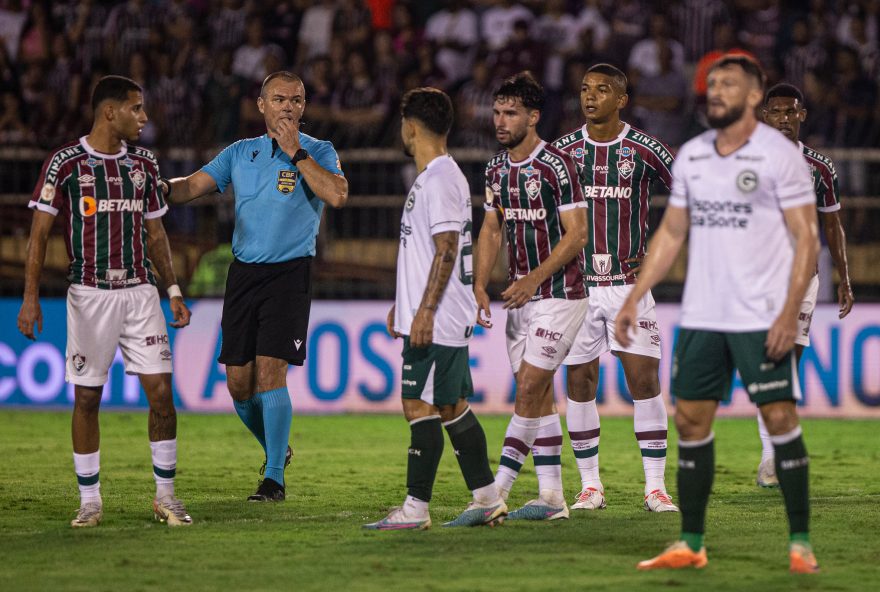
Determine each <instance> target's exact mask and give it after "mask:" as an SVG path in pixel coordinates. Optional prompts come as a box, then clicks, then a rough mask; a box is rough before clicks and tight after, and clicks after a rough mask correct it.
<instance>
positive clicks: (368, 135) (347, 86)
mask: <svg viewBox="0 0 880 592" xmlns="http://www.w3.org/2000/svg"><path fill="white" fill-rule="evenodd" d="M346 66H347V67H346V70H347V72H346V76H345V77H344V78H343V80H342V81H341V83H340V85H339V86H338V87H337V89H336V92H335V93H334V94H333V119H334V121H336V122H337V123H338V124H339V133H340V134H341V135H342V137H343V138H344V141H342V142H340V144H341V145H342V146H367V145H370V144H371V143H372V141H373V140H374V138H376V136H378V135H379V133H380V131H381V124H382V123H383V122H384V120H385V117H386V116H387V115H388V112H389V105H388V99H387V96H386V94H385V91H384V89H382V88H379V85H377V84H376V82H375V80H374V79H373V77H372V75H371V73H370V71H369V70H368V69H367V62H366V60H365V59H364V56H363V55H362V54H360V53H357V52H355V53H351V54H349V55H348V61H347V64H346Z"/></svg>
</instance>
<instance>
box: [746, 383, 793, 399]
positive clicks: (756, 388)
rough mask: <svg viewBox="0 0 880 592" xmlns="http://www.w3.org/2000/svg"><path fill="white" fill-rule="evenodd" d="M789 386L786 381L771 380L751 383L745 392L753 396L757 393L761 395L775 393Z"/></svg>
mask: <svg viewBox="0 0 880 592" xmlns="http://www.w3.org/2000/svg"><path fill="white" fill-rule="evenodd" d="M788 384H789V382H788V380H771V381H770V382H753V383H751V384H750V385H749V386H748V388H747V389H746V390H748V391H749V394H750V395H754V394H757V393H763V392H766V391H775V390H778V389H784V388H785V387H787V386H788Z"/></svg>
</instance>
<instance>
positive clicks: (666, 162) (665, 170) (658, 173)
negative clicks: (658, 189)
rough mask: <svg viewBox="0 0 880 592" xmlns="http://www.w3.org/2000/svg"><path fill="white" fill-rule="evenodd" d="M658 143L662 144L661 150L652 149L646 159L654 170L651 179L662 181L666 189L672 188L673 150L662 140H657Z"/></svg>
mask: <svg viewBox="0 0 880 592" xmlns="http://www.w3.org/2000/svg"><path fill="white" fill-rule="evenodd" d="M655 139H656V138H655ZM657 143H658V144H659V145H660V150H659V151H658V152H654V151H653V150H650V151H649V156H648V157H647V159H646V161H647V164H648V166H649V167H650V168H651V170H652V171H653V172H652V174H651V180H652V181H654V180H656V181H660V182H661V183H662V184H663V186H664V187H666V189H669V190H671V189H672V164H673V162H674V161H675V159H674V158H673V157H672V150H671V149H670V148H669V146H667V145H666V144H664V143H663V142H661V141H660V140H657Z"/></svg>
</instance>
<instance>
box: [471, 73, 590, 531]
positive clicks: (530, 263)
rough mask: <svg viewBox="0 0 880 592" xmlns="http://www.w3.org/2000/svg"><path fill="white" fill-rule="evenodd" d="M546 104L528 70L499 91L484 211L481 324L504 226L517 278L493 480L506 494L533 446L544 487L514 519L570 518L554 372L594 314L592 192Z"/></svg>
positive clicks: (487, 323)
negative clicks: (549, 129)
mask: <svg viewBox="0 0 880 592" xmlns="http://www.w3.org/2000/svg"><path fill="white" fill-rule="evenodd" d="M543 106H544V90H543V89H542V88H541V85H540V84H538V82H537V81H536V80H535V79H534V78H533V77H532V76H531V74H529V73H528V72H523V73H520V74H517V75H516V76H513V77H511V78H508V79H506V80H504V82H502V83H501V85H500V86H499V87H498V89H497V90H496V91H495V93H494V103H493V119H494V124H495V137H496V139H497V140H498V142H499V143H500V144H501V145H502V146H503V147H504V150H502V151H501V152H499V153H498V154H497V155H496V156H495V157H494V158H493V159H492V160H490V161H489V164H488V166H487V167H486V204H485V209H486V217H485V219H484V221H483V227H482V229H481V230H480V239H479V241H478V243H477V250H476V253H477V262H476V276H475V280H476V281H475V286H474V292H475V295H476V298H477V305H478V307H479V316H478V317H477V322H478V323H479V324H480V325H481V326H483V327H485V328H491V327H492V323H491V311H490V309H489V303H490V301H489V295H488V293H487V292H486V286H487V285H488V283H489V274H490V273H491V271H492V268H493V266H494V265H495V260H496V259H497V257H498V251H499V250H500V248H501V232H502V226H503V227H504V229H505V230H506V232H507V245H508V271H509V280H510V282H511V283H510V286H508V288H507V289H506V290H504V292H502V294H501V297H502V298H503V299H504V308H505V309H507V310H508V314H507V326H506V337H507V353H508V356H509V357H510V364H511V367H512V369H513V373H514V374H515V376H516V384H517V387H516V403H515V411H514V415H513V418H512V419H511V421H510V424H509V425H508V427H507V434H506V435H505V438H504V446H503V448H502V452H501V460H500V466H499V467H498V472H497V473H496V475H495V483H496V485H497V486H498V489H499V493H500V494H501V496H502V498H504V499H505V500H506V499H507V496H508V494H509V493H510V489H511V487H512V486H513V483H514V481H515V480H516V478H517V476H518V475H519V470H520V468H522V464H523V462H524V461H525V458H526V456H528V453H529V451H531V452H532V453H533V455H534V461H535V472H536V473H537V476H538V489H539V495H538V498H537V499H534V500H531V501H530V502H528V503H527V504H526V505H525V506H523V507H522V508H520V509H518V510H516V511H514V512H511V514H510V516H509V519H511V520H514V519H525V520H555V519H559V518H568V515H569V512H568V506H567V505H566V503H565V498H564V496H563V491H562V464H561V460H560V452H561V449H562V425H561V424H560V421H559V414H558V413H556V410H555V409H554V404H553V383H552V380H553V374H554V373H555V372H556V369H557V368H559V366H560V364H562V360H563V359H564V358H565V356H566V355H567V354H568V351H569V349H570V348H571V344H572V341H573V340H574V337H575V335H576V334H577V330H578V328H579V327H580V326H581V324H582V323H583V321H584V316H585V315H586V312H587V290H586V287H585V286H584V278H583V248H584V246H585V245H586V243H587V220H586V210H585V209H584V208H583V207H582V206H583V201H584V198H583V194H582V192H581V189H580V185H579V183H578V182H577V172H576V171H575V167H574V163H573V162H572V161H571V159H570V158H568V155H567V154H565V153H564V152H562V151H561V150H559V149H558V148H555V147H554V146H552V145H550V144H548V143H547V142H545V141H544V140H542V139H541V138H540V137H539V136H538V133H537V131H536V126H537V124H538V121H539V119H540V118H541V109H542V108H543ZM484 315H485V316H484Z"/></svg>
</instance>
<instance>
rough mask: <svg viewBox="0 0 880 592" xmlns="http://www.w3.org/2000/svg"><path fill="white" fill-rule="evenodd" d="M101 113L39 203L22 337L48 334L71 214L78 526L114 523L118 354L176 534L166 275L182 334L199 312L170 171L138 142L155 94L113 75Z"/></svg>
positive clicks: (54, 157)
mask: <svg viewBox="0 0 880 592" xmlns="http://www.w3.org/2000/svg"><path fill="white" fill-rule="evenodd" d="M92 109H93V112H94V123H93V124H92V129H91V131H90V132H89V134H88V135H86V136H83V137H82V138H79V139H78V140H76V141H74V142H70V143H68V144H65V145H64V146H62V147H60V148H57V149H55V150H53V151H52V152H51V153H50V155H49V157H48V158H47V159H46V161H45V163H44V164H43V169H42V171H41V172H40V178H39V181H38V182H37V186H36V188H35V189H34V194H33V198H32V199H31V201H30V203H29V204H28V207H30V208H31V209H33V210H34V219H33V223H32V225H31V236H30V240H29V241H28V247H27V262H26V264H25V290H24V301H23V302H22V305H21V311H20V312H19V315H18V328H19V330H20V331H21V332H22V333H23V334H24V335H25V337H28V338H29V339H35V337H34V324H36V326H37V328H38V329H39V330H40V331H42V329H43V315H42V312H41V310H40V300H39V293H40V275H41V273H42V270H43V263H44V260H45V258H46V244H47V242H48V239H49V232H50V231H51V229H52V224H53V223H54V221H55V216H57V215H58V214H59V213H61V215H62V216H63V217H64V219H65V228H66V233H67V240H66V241H65V243H66V245H67V255H68V257H69V258H70V274H69V275H68V280H69V281H70V288H69V289H68V292H67V353H66V356H67V363H66V367H65V377H66V379H67V381H68V382H70V383H71V384H73V385H74V391H73V392H74V403H73V425H72V430H71V431H72V435H73V465H74V470H75V471H76V479H77V482H78V483H79V490H80V508H79V511H78V512H77V516H76V518H74V519H73V521H72V522H71V526H73V527H75V528H83V527H93V526H97V525H98V524H99V523H100V522H101V520H102V518H103V515H104V511H103V502H102V499H101V489H100V487H101V484H100V479H99V473H100V450H99V447H100V446H99V445H100V430H99V424H98V411H99V408H100V403H101V393H102V391H103V385H104V383H106V382H107V372H108V371H109V369H110V366H111V364H112V363H113V358H114V357H115V354H116V348H117V346H118V347H119V348H120V349H121V350H122V357H123V360H124V362H125V371H126V372H127V373H128V374H137V375H138V378H139V379H140V382H141V386H143V388H144V392H145V393H146V395H147V401H148V402H149V405H150V415H149V437H150V448H151V450H152V459H153V477H154V478H155V481H156V497H155V498H154V500H153V513H154V516H155V517H156V518H157V519H159V520H162V521H163V522H167V523H168V524H169V525H170V526H179V525H188V524H191V523H192V518H190V516H189V514H188V513H187V511H186V508H185V507H184V505H183V503H182V502H181V501H180V500H179V499H178V498H177V497H175V495H174V477H175V473H176V467H177V415H176V412H175V409H174V398H173V396H172V392H171V348H170V344H169V341H168V329H167V328H166V327H165V316H164V314H163V313H162V309H161V307H160V305H159V293H158V291H157V289H156V277H155V275H154V274H153V267H154V266H155V268H156V270H157V271H158V272H159V275H160V276H161V278H162V281H163V282H164V284H165V287H166V290H167V292H168V296H169V297H170V299H171V311H172V313H173V314H174V321H173V322H172V323H171V325H172V326H173V327H185V326H186V325H187V324H189V317H190V313H189V309H187V307H186V304H185V303H184V301H183V296H182V294H181V291H180V288H179V287H178V286H177V281H176V279H175V275H174V268H173V266H172V264H171V249H170V247H169V246H168V237H167V235H166V234H165V228H164V227H163V226H162V216H163V215H164V214H165V212H166V211H167V210H168V206H166V205H165V200H164V198H163V194H162V192H161V191H160V190H158V186H159V165H158V163H157V162H156V157H155V156H154V155H153V153H152V152H150V151H149V150H147V149H145V148H140V147H138V146H134V145H131V144H128V143H127V142H134V141H136V140H137V139H138V138H139V137H140V134H141V130H142V129H143V128H144V125H146V123H147V114H146V111H145V110H144V96H143V90H142V89H141V87H140V86H139V85H138V84H137V83H136V82H134V81H133V80H130V79H128V78H123V77H122V76H105V77H104V78H102V79H101V80H100V81H99V82H98V84H97V85H96V86H95V90H94V92H93V93H92Z"/></svg>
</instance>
